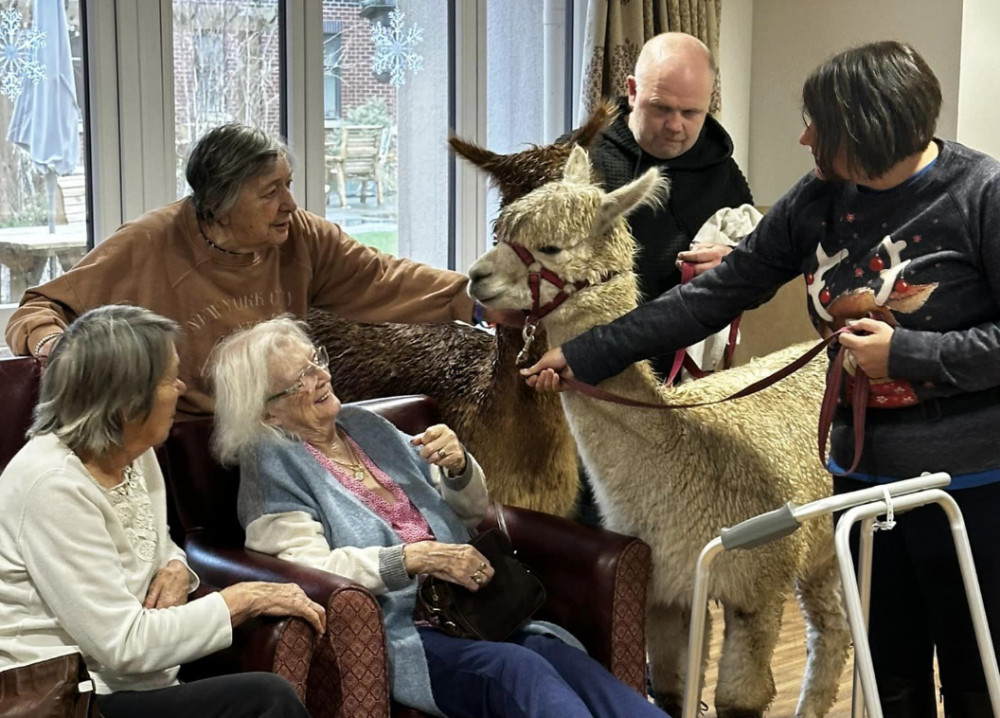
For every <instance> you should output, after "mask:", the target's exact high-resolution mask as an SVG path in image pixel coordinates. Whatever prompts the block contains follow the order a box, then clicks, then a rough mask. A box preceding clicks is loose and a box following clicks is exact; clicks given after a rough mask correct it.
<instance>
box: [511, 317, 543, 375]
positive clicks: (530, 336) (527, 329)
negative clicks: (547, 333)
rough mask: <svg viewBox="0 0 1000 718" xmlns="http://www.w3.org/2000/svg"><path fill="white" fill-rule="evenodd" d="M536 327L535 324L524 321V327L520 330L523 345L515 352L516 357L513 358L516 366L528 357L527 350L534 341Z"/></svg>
mask: <svg viewBox="0 0 1000 718" xmlns="http://www.w3.org/2000/svg"><path fill="white" fill-rule="evenodd" d="M537 329H538V326H537V325H535V324H529V323H525V325H524V328H523V329H522V330H521V338H522V339H524V346H523V347H521V351H519V352H518V353H517V359H515V360H514V362H515V363H516V364H517V365H518V366H520V365H521V364H522V363H524V361H525V360H526V359H527V358H528V350H529V349H531V345H532V344H533V343H534V342H535V331H537Z"/></svg>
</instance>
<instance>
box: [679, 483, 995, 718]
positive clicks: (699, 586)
mask: <svg viewBox="0 0 1000 718" xmlns="http://www.w3.org/2000/svg"><path fill="white" fill-rule="evenodd" d="M949 483H951V477H950V476H949V475H948V474H945V473H936V474H923V475H922V476H919V477H916V478H913V479H906V480H904V481H897V482H895V483H891V484H885V485H879V486H873V487H871V488H868V489H861V490H860V491H852V492H850V493H846V494H840V495H837V496H830V497H827V498H824V499H819V500H817V501H811V502H809V503H808V504H804V505H802V506H796V505H795V504H794V503H788V504H786V505H785V506H784V507H782V508H780V509H776V510H775V511H769V512H768V513H766V514H761V515H760V516H755V517H753V518H750V519H747V520H746V521H743V522H741V523H739V524H737V525H736V526H733V527H731V528H725V529H722V531H721V532H720V535H719V536H717V537H716V538H714V539H712V540H711V541H709V542H708V543H707V544H706V545H705V548H703V549H702V551H701V555H700V556H699V557H698V564H697V568H696V569H695V580H694V598H693V601H692V604H691V629H690V634H689V636H688V664H687V678H686V682H685V685H684V709H683V712H682V714H681V716H682V718H695V716H696V715H697V710H698V706H699V703H700V698H701V662H702V652H703V648H704V645H705V644H704V634H705V613H706V611H707V610H708V584H709V569H710V565H711V563H712V560H713V559H714V558H715V557H716V556H717V555H719V554H720V553H721V552H722V551H732V550H734V549H749V548H753V547H755V546H760V545H762V544H766V543H770V542H771V541H775V540H777V539H779V538H782V537H784V536H788V535H789V534H791V533H794V532H795V531H796V530H797V529H798V528H799V526H800V525H801V524H802V523H803V522H804V521H807V520H809V519H813V518H818V517H820V516H826V515H827V514H832V513H834V512H836V511H844V514H843V515H842V516H841V517H840V519H839V520H838V521H837V527H836V534H835V539H834V542H835V547H836V553H837V565H838V568H839V569H840V576H841V580H842V581H843V586H844V605H845V608H846V609H847V619H848V623H849V624H850V629H851V637H852V639H853V642H854V695H853V702H852V712H851V715H852V716H853V717H855V718H857V717H858V716H860V718H864V715H865V710H867V713H868V716H869V718H882V708H881V705H880V704H879V697H878V686H877V685H876V682H875V670H874V667H873V665H872V656H871V648H870V647H869V645H868V607H869V597H870V596H869V594H870V592H871V566H872V540H873V537H874V532H875V531H876V530H877V529H885V530H888V529H891V528H892V527H893V526H894V525H895V521H894V513H895V512H896V511H905V510H908V509H913V508H917V507H919V506H925V505H927V504H938V505H939V506H940V507H941V508H942V509H943V510H944V512H945V514H946V515H947V516H948V521H949V523H950V525H951V535H952V540H953V541H954V542H955V551H956V553H957V555H958V563H959V568H960V569H961V572H962V581H963V583H964V584H965V594H966V597H967V598H968V601H969V610H970V613H971V614H972V623H973V628H974V629H975V632H976V643H977V644H978V645H979V655H980V658H981V659H982V662H983V669H984V672H985V674H986V684H987V688H988V689H989V694H990V703H991V704H992V706H993V715H995V716H997V717H998V718H1000V672H998V669H997V660H996V655H995V654H994V651H993V642H992V639H991V637H990V629H989V626H988V625H987V622H986V610H985V608H984V606H983V597H982V595H981V594H980V592H979V579H978V577H977V576H976V569H975V566H974V565H973V561H972V549H971V547H970V545H969V537H968V534H967V533H966V530H965V521H964V519H963V518H962V512H961V511H960V510H959V508H958V504H956V503H955V500H954V499H953V498H952V497H951V496H949V495H948V494H947V493H946V492H944V491H942V488H943V487H945V486H947V485H948V484H949ZM882 514H885V515H886V520H885V521H876V520H875V517H876V516H880V515H882ZM859 521H860V522H861V542H860V547H859V556H858V558H859V561H858V567H857V576H855V570H854V560H853V558H852V557H851V549H850V545H849V543H848V539H849V536H850V531H851V527H852V526H853V525H854V524H856V523H858V522H859Z"/></svg>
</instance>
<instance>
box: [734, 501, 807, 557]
mask: <svg viewBox="0 0 1000 718" xmlns="http://www.w3.org/2000/svg"><path fill="white" fill-rule="evenodd" d="M796 508H798V507H797V506H796V505H795V504H794V503H792V502H791V501H789V502H788V503H787V504H785V505H784V506H782V507H781V508H780V509H775V510H774V511H768V512H767V513H766V514H761V515H760V516H754V517H753V518H751V519H747V520H746V521H741V522H740V523H738V524H736V525H735V526H731V527H729V528H725V529H722V531H721V532H719V536H720V537H721V538H722V545H723V547H724V548H725V549H726V550H727V551H732V550H733V549H736V548H754V547H755V546H760V545H762V544H766V543H770V542H771V541H775V540H777V539H780V538H782V537H784V536H788V535H789V534H793V533H795V530H796V529H798V527H799V526H800V525H801V524H800V523H799V521H798V519H796V518H795V509H796Z"/></svg>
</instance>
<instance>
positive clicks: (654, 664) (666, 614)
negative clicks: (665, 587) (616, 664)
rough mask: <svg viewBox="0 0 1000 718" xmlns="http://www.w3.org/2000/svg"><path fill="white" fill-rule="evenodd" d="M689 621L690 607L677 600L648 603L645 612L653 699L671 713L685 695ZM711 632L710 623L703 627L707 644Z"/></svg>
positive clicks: (678, 710)
mask: <svg viewBox="0 0 1000 718" xmlns="http://www.w3.org/2000/svg"><path fill="white" fill-rule="evenodd" d="M690 624H691V610H690V609H689V608H685V607H682V606H679V605H677V604H665V603H653V604H650V606H649V612H648V613H647V615H646V650H647V651H648V652H649V670H650V680H651V683H652V689H653V693H654V699H655V700H656V703H657V705H659V706H660V707H661V708H663V710H665V711H666V712H667V713H669V714H670V715H680V712H681V711H680V708H681V702H682V701H683V699H684V674H685V672H686V671H687V641H688V627H689V626H690ZM711 632H712V631H711V623H709V624H707V627H706V630H705V636H706V645H707V637H708V636H709V635H710V634H711ZM707 654H708V653H707V651H706V652H705V655H707ZM702 672H703V673H704V667H703V669H702Z"/></svg>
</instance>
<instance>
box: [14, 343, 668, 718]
mask: <svg viewBox="0 0 1000 718" xmlns="http://www.w3.org/2000/svg"><path fill="white" fill-rule="evenodd" d="M38 377H39V370H38V364H37V362H36V361H35V360H33V359H8V360H0V387H2V392H3V404H2V408H0V415H3V416H5V417H9V418H10V419H11V421H10V422H9V423H8V422H4V423H3V424H2V426H3V427H4V428H3V429H0V470H2V467H3V466H5V465H6V463H7V461H9V459H10V457H11V456H13V454H14V453H16V451H17V450H18V449H19V448H20V446H21V445H23V434H24V429H26V428H27V426H28V423H29V422H30V416H31V407H32V406H33V405H34V402H35V399H36V396H37V382H38ZM361 405H362V406H366V407H367V408H369V409H372V410H374V411H377V412H378V413H380V414H382V415H383V416H385V417H386V418H388V419H389V420H390V421H392V422H393V423H394V424H396V425H397V426H398V427H400V429H402V430H403V431H405V432H407V433H411V434H414V433H419V432H421V431H423V429H425V428H426V427H427V426H429V425H431V424H433V423H437V422H438V421H439V415H438V411H437V407H436V405H435V404H434V402H433V400H431V399H430V398H428V397H422V396H410V397H395V398H391V399H379V400H373V401H370V402H362V404H361ZM210 435H211V422H210V421H209V420H199V421H190V422H182V423H178V424H176V425H175V426H174V427H173V429H172V431H171V435H170V438H169V439H168V441H167V443H166V444H165V446H163V447H161V449H160V450H159V451H158V456H159V459H160V463H161V466H162V467H163V471H164V476H165V478H166V480H167V486H168V492H169V493H170V494H171V496H172V505H171V508H172V509H173V512H172V516H171V527H172V531H173V532H174V537H175V540H176V541H178V543H179V544H181V545H183V547H184V549H185V550H186V551H187V554H188V560H189V562H190V563H191V566H192V568H194V570H195V571H196V572H198V574H199V575H200V576H201V577H202V579H203V581H205V582H206V583H209V584H212V585H215V586H226V585H229V584H231V583H234V582H236V581H241V580H274V581H294V582H296V583H299V584H300V585H302V586H303V588H305V589H306V591H307V593H309V595H310V596H311V597H312V598H313V599H314V600H316V601H318V602H320V603H322V604H323V605H325V606H326V607H327V626H328V630H327V633H326V635H324V636H323V637H321V638H320V639H319V641H318V642H317V643H316V645H315V647H314V648H313V647H312V646H311V645H310V644H309V642H308V641H307V640H305V639H307V638H309V631H308V629H304V628H303V626H304V624H302V622H300V621H288V620H284V621H276V620H270V621H266V622H258V625H255V626H251V627H249V628H250V629H251V630H248V631H245V632H243V633H241V635H240V637H239V638H238V639H236V640H235V641H234V646H233V647H232V648H231V649H229V650H228V651H224V652H221V653H220V654H216V655H214V656H210V657H208V658H206V659H203V660H202V661H199V662H197V663H195V664H192V665H190V666H185V675H186V677H187V678H189V679H190V678H194V677H199V676H202V675H214V674H218V673H224V672H231V671H233V670H250V669H253V670H273V671H274V672H277V673H279V674H280V675H284V676H285V677H286V678H288V679H289V680H291V681H292V682H293V684H295V685H296V686H297V688H298V689H299V690H300V693H301V692H304V694H305V700H306V705H307V706H308V707H309V710H310V713H311V714H312V715H314V716H350V717H351V718H364V717H367V716H386V715H389V714H390V713H391V715H392V716H397V717H402V716H419V715H422V714H421V713H419V712H417V711H413V710H411V709H408V708H405V707H403V706H399V705H396V704H390V701H389V688H388V669H387V665H386V657H385V632H384V629H383V626H382V622H381V613H380V611H379V608H378V604H377V602H376V601H375V599H374V598H373V597H372V596H371V594H370V593H369V592H368V591H367V590H365V589H363V588H361V587H360V586H358V585H357V584H354V583H351V582H350V581H347V580H346V579H343V578H341V577H338V576H335V575H333V574H329V573H326V572H322V571H315V570H312V569H308V568H305V567H301V566H296V565H294V564H290V563H288V562H285V561H281V560H279V559H276V558H273V557H270V556H265V555H263V554H259V553H256V552H253V551H249V550H247V549H245V548H244V547H243V531H242V528H241V527H240V526H239V523H238V522H237V519H236V510H235V504H236V491H237V486H238V476H237V475H236V473H235V471H232V470H228V469H225V468H223V467H221V466H219V465H218V464H217V463H216V462H215V461H214V460H213V459H212V458H211V456H210V453H209V449H208V442H209V437H210ZM504 515H505V518H506V522H507V527H508V531H509V533H510V535H511V539H512V542H513V544H514V546H515V548H516V549H517V550H518V556H519V557H520V558H521V559H522V560H524V561H525V562H526V563H528V564H529V565H531V566H532V568H533V570H534V571H535V572H536V574H537V575H538V576H539V578H540V579H541V580H542V582H543V583H544V584H545V586H546V590H547V593H548V601H547V603H546V605H545V607H544V608H543V609H542V611H541V613H540V615H539V618H544V619H546V620H551V621H554V622H556V623H558V624H560V625H562V626H564V627H565V628H567V629H568V630H570V631H571V632H572V633H574V634H575V635H576V636H577V637H578V638H579V639H580V640H581V641H582V642H583V643H584V645H585V646H586V647H587V650H588V652H589V653H590V655H591V656H593V657H594V658H596V659H597V660H599V661H601V662H602V663H603V664H604V665H606V666H607V667H608V668H609V669H610V670H611V672H612V673H614V674H615V675H616V676H618V677H619V678H620V679H621V680H622V681H624V682H625V683H626V684H627V685H629V686H631V687H633V688H635V689H636V690H638V691H640V692H645V635H644V634H645V601H646V586H647V581H648V576H649V568H650V553H649V547H648V546H647V545H646V544H644V543H643V542H641V541H639V540H637V539H635V538H631V537H627V536H622V535H620V534H615V533H612V532H610V531H602V530H599V529H592V528H588V527H584V526H581V525H578V524H576V523H573V522H571V521H567V520H565V519H561V518H557V517H553V516H548V515H545V514H539V513H537V512H533V511H528V510H526V509H518V508H513V507H507V508H506V509H505V511H504ZM490 521H491V519H487V522H486V523H489V522H490ZM296 625H297V626H298V627H299V630H296V629H295V627H296ZM244 634H245V635H244Z"/></svg>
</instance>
